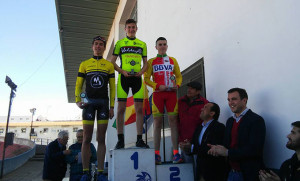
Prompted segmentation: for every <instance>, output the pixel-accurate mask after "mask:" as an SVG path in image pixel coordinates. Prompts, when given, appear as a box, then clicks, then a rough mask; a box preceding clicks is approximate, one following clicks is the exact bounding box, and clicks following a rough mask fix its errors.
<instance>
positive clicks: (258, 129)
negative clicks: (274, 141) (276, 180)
mask: <svg viewBox="0 0 300 181" xmlns="http://www.w3.org/2000/svg"><path fill="white" fill-rule="evenodd" d="M247 101H248V95H247V92H246V90H245V89H241V88H232V89H230V90H229V91H228V104H229V107H230V109H231V111H232V112H233V116H232V117H230V118H229V119H228V120H227V123H226V129H225V135H224V146H222V145H211V149H210V150H209V151H208V153H209V154H211V155H214V156H224V157H227V158H228V160H229V164H230V168H231V170H230V172H229V175H228V181H233V180H235V181H255V180H259V178H258V172H259V170H261V169H263V168H264V163H263V148H264V142H265V135H266V126H265V121H264V119H263V118H262V117H261V116H259V115H258V114H256V113H254V112H252V111H251V109H248V108H247V106H246V105H247Z"/></svg>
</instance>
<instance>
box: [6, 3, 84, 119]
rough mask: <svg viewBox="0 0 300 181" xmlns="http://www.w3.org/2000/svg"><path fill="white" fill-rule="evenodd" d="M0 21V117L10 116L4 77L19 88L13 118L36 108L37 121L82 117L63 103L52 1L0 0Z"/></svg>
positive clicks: (69, 104)
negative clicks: (39, 118) (38, 117)
mask: <svg viewBox="0 0 300 181" xmlns="http://www.w3.org/2000/svg"><path fill="white" fill-rule="evenodd" d="M0 17H1V20H0V67H1V71H0V116H7V114H8V105H9V96H10V88H9V87H8V85H7V84H6V83H5V77H6V75H7V76H9V77H10V78H11V79H12V81H13V82H14V83H15V84H16V85H17V86H18V88H17V91H16V97H15V98H14V99H13V103H12V108H11V116H30V115H31V113H30V109H31V108H36V114H35V118H36V117H37V116H43V117H45V118H47V119H49V120H70V119H71V120H74V119H77V120H78V119H81V118H80V117H81V110H80V109H79V108H78V107H77V106H76V105H75V103H68V100H67V91H66V86H65V77H64V72H63V70H64V69H63V61H62V54H61V47H60V40H59V32H58V23H57V15H56V8H55V1H54V0H52V1H41V0H30V1H21V0H9V1H1V2H0ZM35 118H34V119H35Z"/></svg>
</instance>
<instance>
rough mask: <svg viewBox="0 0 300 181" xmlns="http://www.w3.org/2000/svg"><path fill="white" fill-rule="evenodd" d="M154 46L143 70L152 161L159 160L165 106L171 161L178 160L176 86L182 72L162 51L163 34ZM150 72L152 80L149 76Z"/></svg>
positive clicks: (166, 47)
mask: <svg viewBox="0 0 300 181" xmlns="http://www.w3.org/2000/svg"><path fill="white" fill-rule="evenodd" d="M155 48H156V49H157V51H158V54H157V56H156V57H155V58H152V59H150V60H148V62H147V63H148V70H147V71H146V72H145V74H144V78H145V83H146V84H147V85H149V86H151V87H152V88H153V97H152V113H153V116H154V148H155V163H156V164H161V157H160V139H161V127H162V121H163V115H164V108H165V107H166V110H167V114H168V120H169V125H170V128H171V140H172V144H173V155H174V157H173V163H181V162H182V159H181V156H180V154H179V153H178V131H177V114H178V108H177V89H178V87H179V86H180V85H181V82H182V76H181V73H180V69H179V66H178V63H177V61H176V59H175V58H173V57H169V56H168V55H167V54H166V52H167V49H168V45H167V40H166V39H165V38H164V37H159V38H158V39H157V40H156V46H155ZM151 76H152V80H153V81H152V80H150V77H151Z"/></svg>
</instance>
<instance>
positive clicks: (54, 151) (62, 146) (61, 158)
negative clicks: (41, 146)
mask: <svg viewBox="0 0 300 181" xmlns="http://www.w3.org/2000/svg"><path fill="white" fill-rule="evenodd" d="M68 140H69V133H68V132H67V131H61V132H59V133H58V138H57V139H56V140H54V141H52V142H51V143H49V145H48V146H47V148H46V154H45V159H44V169H43V180H44V181H61V180H62V179H63V178H64V177H65V174H66V171H67V163H66V162H65V156H66V155H69V154H71V151H70V150H66V145H67V143H68Z"/></svg>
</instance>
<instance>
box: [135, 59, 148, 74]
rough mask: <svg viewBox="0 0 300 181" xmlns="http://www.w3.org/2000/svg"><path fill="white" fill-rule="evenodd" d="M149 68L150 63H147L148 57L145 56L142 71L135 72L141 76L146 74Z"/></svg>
mask: <svg viewBox="0 0 300 181" xmlns="http://www.w3.org/2000/svg"><path fill="white" fill-rule="evenodd" d="M147 68H148V64H147V57H143V68H142V69H141V71H139V72H138V73H137V74H135V76H136V77H140V76H142V75H143V74H144V72H146V70H147Z"/></svg>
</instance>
